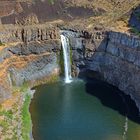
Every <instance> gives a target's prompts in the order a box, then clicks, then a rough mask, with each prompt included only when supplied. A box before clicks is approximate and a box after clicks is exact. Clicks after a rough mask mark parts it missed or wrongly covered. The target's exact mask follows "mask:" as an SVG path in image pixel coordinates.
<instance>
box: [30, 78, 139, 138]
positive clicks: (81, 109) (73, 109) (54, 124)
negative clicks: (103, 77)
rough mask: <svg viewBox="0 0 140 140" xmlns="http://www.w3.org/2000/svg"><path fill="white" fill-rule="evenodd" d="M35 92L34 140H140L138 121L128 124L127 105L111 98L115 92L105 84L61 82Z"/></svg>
mask: <svg viewBox="0 0 140 140" xmlns="http://www.w3.org/2000/svg"><path fill="white" fill-rule="evenodd" d="M94 86H95V87H98V89H96V88H95V87H94ZM35 89H36V93H35V95H34V98H33V100H32V103H31V106H30V112H31V116H32V122H33V137H34V139H35V140H140V124H139V123H138V121H135V117H134V119H133V118H131V115H130V118H129V117H128V121H127V118H126V116H125V114H126V112H125V109H126V106H125V105H124V102H123V101H119V100H118V101H117V97H116V95H115V96H114V97H113V96H112V97H109V96H110V94H109V95H108V94H107V93H109V92H110V93H113V92H114V93H115V91H113V90H112V89H109V88H108V87H105V88H104V85H102V84H101V85H100V84H99V85H97V86H96V84H95V83H93V84H90V86H88V83H85V82H83V81H79V80H75V81H74V82H72V83H70V84H64V83H63V82H62V81H59V82H56V83H53V84H48V85H41V86H39V87H36V88H35ZM94 89H95V90H94ZM99 92H101V94H100V93H99ZM91 93H92V94H91ZM94 93H99V94H95V95H94ZM115 94H116V93H115ZM98 95H99V96H100V95H101V96H102V95H103V98H102V97H99V96H98ZM117 96H118V95H117ZM104 98H106V99H105V100H104ZM119 99H121V98H120V96H119ZM123 105H124V106H125V107H123ZM119 108H120V110H119ZM126 110H127V109H126ZM132 110H134V109H132ZM134 115H135V114H134ZM124 125H128V127H126V130H125V127H124ZM124 132H125V133H126V134H124Z"/></svg>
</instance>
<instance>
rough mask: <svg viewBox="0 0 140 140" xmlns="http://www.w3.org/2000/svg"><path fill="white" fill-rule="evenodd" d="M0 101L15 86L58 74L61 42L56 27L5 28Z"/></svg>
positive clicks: (0, 56) (1, 37) (0, 36)
mask: <svg viewBox="0 0 140 140" xmlns="http://www.w3.org/2000/svg"><path fill="white" fill-rule="evenodd" d="M0 40H1V42H2V43H3V44H2V45H1V46H0V71H1V74H0V103H1V102H2V101H4V100H6V99H8V98H10V97H11V95H12V92H13V87H16V86H21V85H22V84H23V83H25V82H28V83H30V84H31V86H33V85H34V84H36V82H37V81H40V79H42V80H47V78H48V77H49V76H50V75H53V74H54V75H58V74H59V63H58V62H59V61H58V56H59V52H60V49H61V42H60V40H59V38H58V32H57V31H56V29H55V28H54V27H51V28H50V27H43V26H42V27H32V28H29V29H28V28H27V27H26V28H21V27H20V28H12V29H10V28H6V29H3V30H2V32H1V34H0Z"/></svg>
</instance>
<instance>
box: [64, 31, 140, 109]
mask: <svg viewBox="0 0 140 140" xmlns="http://www.w3.org/2000/svg"><path fill="white" fill-rule="evenodd" d="M66 34H67V35H68V36H70V44H71V46H72V50H73V51H72V52H73V71H75V72H74V73H76V75H79V74H80V73H82V71H83V72H86V74H87V75H90V76H94V75H95V76H96V77H98V78H99V77H100V78H101V79H102V80H105V81H106V82H108V83H110V84H112V85H114V86H116V87H118V88H119V89H120V90H121V91H123V92H124V93H126V94H129V95H130V96H131V97H132V98H133V99H134V100H135V101H136V104H137V106H138V107H139V109H140V39H139V38H136V37H133V36H130V35H127V34H123V33H118V32H112V31H102V30H95V31H93V32H85V31H83V32H69V33H67V32H66ZM72 36H74V37H72Z"/></svg>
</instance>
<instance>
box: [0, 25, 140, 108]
mask: <svg viewBox="0 0 140 140" xmlns="http://www.w3.org/2000/svg"><path fill="white" fill-rule="evenodd" d="M60 30H61V33H63V34H64V35H66V36H68V37H69V41H70V47H71V49H72V59H73V65H72V72H73V76H80V75H81V73H86V74H87V75H90V76H96V77H98V78H101V79H102V80H105V81H106V82H108V83H110V84H112V85H114V86H116V87H118V88H119V89H120V90H122V91H124V92H125V93H126V94H129V95H131V97H132V98H133V99H134V100H135V101H136V103H137V105H138V106H140V39H139V38H136V37H133V36H130V35H127V34H123V33H118V32H113V31H105V30H102V29H100V28H95V29H93V30H92V31H84V30H82V29H79V30H77V29H71V28H68V27H66V28H64V27H63V28H61V29H59V28H57V27H54V26H49V25H40V26H26V27H21V26H20V27H18V26H13V27H7V26H6V27H5V28H3V29H1V33H0V41H1V43H3V44H5V46H1V53H0V62H1V64H0V69H1V80H0V82H1V84H0V90H1V91H0V99H1V100H0V101H3V100H4V99H7V98H8V97H10V95H11V92H12V90H11V88H12V87H13V86H20V85H22V84H23V83H24V82H26V81H28V82H31V81H36V80H38V79H42V78H44V77H47V76H49V75H50V74H51V73H53V72H54V73H58V71H59V63H58V59H59V57H57V56H59V55H60V51H61V42H60ZM10 91H11V92H10Z"/></svg>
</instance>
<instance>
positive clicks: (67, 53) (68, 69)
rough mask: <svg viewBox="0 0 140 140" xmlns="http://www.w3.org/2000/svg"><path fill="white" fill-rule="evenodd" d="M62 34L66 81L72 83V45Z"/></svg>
mask: <svg viewBox="0 0 140 140" xmlns="http://www.w3.org/2000/svg"><path fill="white" fill-rule="evenodd" d="M60 36H61V43H62V48H63V58H64V70H65V83H71V82H72V78H71V63H70V46H69V40H68V38H67V37H66V36H64V35H62V34H61V35H60Z"/></svg>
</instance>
